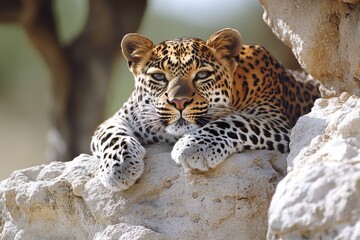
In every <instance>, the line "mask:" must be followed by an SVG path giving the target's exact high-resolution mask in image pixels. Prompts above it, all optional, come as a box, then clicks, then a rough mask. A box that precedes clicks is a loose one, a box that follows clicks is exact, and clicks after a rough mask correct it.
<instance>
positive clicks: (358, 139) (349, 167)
mask: <svg viewBox="0 0 360 240" xmlns="http://www.w3.org/2000/svg"><path fill="white" fill-rule="evenodd" d="M291 141H292V143H291V145H290V148H291V152H290V154H289V156H288V159H287V161H288V167H289V171H290V172H289V173H288V175H287V176H286V177H285V178H284V179H283V180H282V181H281V182H280V183H279V184H278V187H277V189H276V192H275V195H274V197H273V200H272V202H271V205H270V210H269V232H268V239H329V240H330V239H360V98H359V97H355V96H350V95H349V94H347V93H343V94H342V95H341V96H340V97H337V98H331V99H318V100H317V101H316V103H315V106H314V108H313V110H312V112H311V113H309V114H308V115H306V116H303V117H301V118H300V119H299V121H298V123H297V124H296V126H295V127H294V128H293V130H292V136H291Z"/></svg>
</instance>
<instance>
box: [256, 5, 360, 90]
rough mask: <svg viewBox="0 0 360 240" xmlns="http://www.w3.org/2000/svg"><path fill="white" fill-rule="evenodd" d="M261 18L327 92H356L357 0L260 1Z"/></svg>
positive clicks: (359, 50) (359, 51)
mask: <svg viewBox="0 0 360 240" xmlns="http://www.w3.org/2000/svg"><path fill="white" fill-rule="evenodd" d="M260 2H261V4H262V5H263V8H264V10H265V13H264V20H265V22H266V23H267V24H268V25H269V27H270V28H271V29H272V30H273V32H274V33H275V35H276V36H277V37H278V38H280V39H281V40H282V41H283V42H284V43H285V44H287V45H288V46H289V47H291V48H292V51H293V53H294V55H295V57H296V58H297V59H298V61H299V62H300V64H301V66H302V67H303V68H304V69H305V70H306V71H307V72H308V73H310V74H311V75H312V76H314V77H315V78H317V79H319V80H321V82H322V83H323V84H324V86H325V87H326V88H327V89H329V90H330V91H324V93H325V95H329V94H330V95H333V96H335V95H337V96H338V95H340V94H341V93H342V92H344V91H346V92H349V93H350V94H356V95H360V57H359V56H360V31H359V24H360V20H359V19H360V1H359V0H346V1H345V0H343V1H340V0H316V1H314V0H304V1H299V0H286V1H284V0H260Z"/></svg>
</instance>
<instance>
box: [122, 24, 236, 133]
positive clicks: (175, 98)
mask: <svg viewBox="0 0 360 240" xmlns="http://www.w3.org/2000/svg"><path fill="white" fill-rule="evenodd" d="M229 31H230V33H227V34H226V33H223V34H225V35H221V34H220V36H219V34H217V33H215V34H214V35H213V36H212V37H211V38H210V39H209V40H208V41H207V42H204V41H203V40H200V39H196V38H181V39H175V40H173V41H165V42H162V43H160V44H158V45H156V46H155V45H153V44H152V42H150V40H148V39H146V38H144V37H142V36H140V35H137V34H136V35H133V37H132V38H131V39H127V40H126V37H125V38H124V39H125V40H123V44H122V46H123V52H124V55H125V57H127V59H128V60H129V66H130V69H131V71H132V72H133V74H134V76H135V80H136V93H137V96H138V102H139V106H138V107H139V108H142V109H143V111H140V112H142V113H143V114H148V115H149V121H152V123H153V125H154V126H157V127H158V126H162V127H164V128H165V130H166V131H167V132H168V133H170V134H172V135H176V136H182V135H184V134H185V133H188V132H191V131H193V130H195V129H196V128H198V127H201V126H203V125H205V124H206V123H208V122H209V121H212V120H215V119H218V118H220V117H222V116H225V115H227V114H229V113H230V112H231V107H230V103H231V99H230V97H231V83H232V81H231V80H232V76H233V74H234V71H235V69H236V66H237V61H236V57H237V56H238V54H239V52H240V49H241V37H240V35H239V34H238V32H234V30H229ZM139 38H140V40H141V41H143V42H141V44H138V45H136V44H135V45H136V46H137V47H134V46H135V45H134V43H140V40H139ZM140 45H141V46H140ZM126 49H128V50H129V52H130V53H129V52H126ZM137 54H138V55H139V54H140V55H141V56H139V57H138V56H136V55H137ZM141 103H142V104H141ZM154 116H155V117H154Z"/></svg>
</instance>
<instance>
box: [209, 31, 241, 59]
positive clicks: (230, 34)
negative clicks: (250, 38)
mask: <svg viewBox="0 0 360 240" xmlns="http://www.w3.org/2000/svg"><path fill="white" fill-rule="evenodd" d="M206 44H207V45H208V46H209V47H211V48H213V49H214V50H215V51H216V52H217V53H218V54H220V56H221V57H223V58H227V59H230V58H233V57H237V56H238V55H239V54H240V51H241V48H242V37H241V35H240V33H239V32H238V31H237V30H235V29H232V28H224V29H221V30H219V31H217V32H215V33H214V34H213V35H212V36H211V37H210V38H209V39H208V40H207V42H206Z"/></svg>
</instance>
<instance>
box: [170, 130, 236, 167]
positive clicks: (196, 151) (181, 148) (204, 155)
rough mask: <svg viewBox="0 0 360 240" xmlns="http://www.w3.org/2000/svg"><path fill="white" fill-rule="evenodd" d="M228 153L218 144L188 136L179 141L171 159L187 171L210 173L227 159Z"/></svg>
mask: <svg viewBox="0 0 360 240" xmlns="http://www.w3.org/2000/svg"><path fill="white" fill-rule="evenodd" d="M226 152H227V151H226V150H225V149H221V144H220V143H218V142H215V141H212V140H211V139H207V138H203V137H195V136H192V135H189V134H187V135H185V136H183V137H182V138H180V139H179V140H178V141H177V143H176V144H175V146H174V148H173V150H172V152H171V157H172V158H173V159H174V160H175V162H177V163H178V164H181V165H182V166H183V167H185V168H187V169H197V170H200V171H208V170H209V168H215V167H216V166H217V165H219V164H220V163H222V162H223V161H224V160H225V159H226V158H227V156H228V155H229V154H226Z"/></svg>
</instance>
